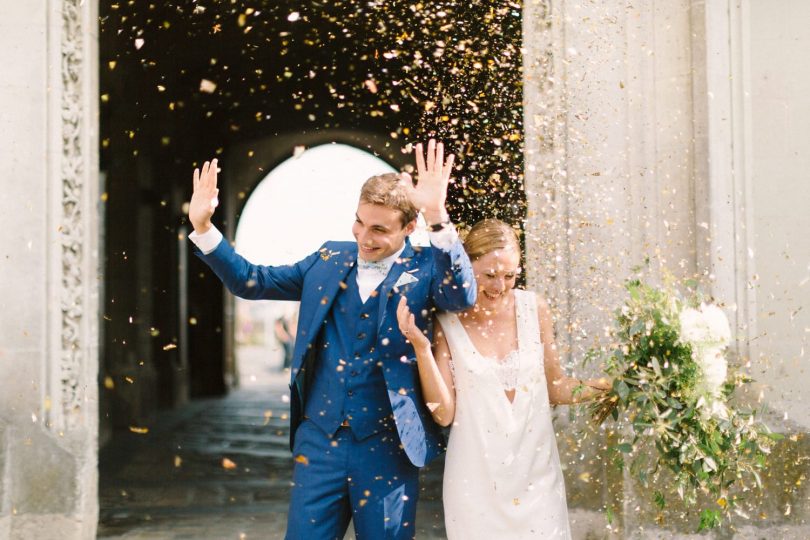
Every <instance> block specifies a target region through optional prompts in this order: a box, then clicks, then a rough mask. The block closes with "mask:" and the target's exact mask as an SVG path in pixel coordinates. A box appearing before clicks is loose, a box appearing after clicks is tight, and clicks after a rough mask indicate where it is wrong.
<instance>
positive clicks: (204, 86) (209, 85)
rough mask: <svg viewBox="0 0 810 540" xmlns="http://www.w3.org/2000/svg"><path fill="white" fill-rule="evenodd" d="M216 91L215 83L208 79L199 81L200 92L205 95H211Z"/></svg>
mask: <svg viewBox="0 0 810 540" xmlns="http://www.w3.org/2000/svg"><path fill="white" fill-rule="evenodd" d="M216 89H217V85H216V83H215V82H213V81H210V80H208V79H202V80H201V81H200V92H205V93H207V94H213V93H214V92H215V91H216Z"/></svg>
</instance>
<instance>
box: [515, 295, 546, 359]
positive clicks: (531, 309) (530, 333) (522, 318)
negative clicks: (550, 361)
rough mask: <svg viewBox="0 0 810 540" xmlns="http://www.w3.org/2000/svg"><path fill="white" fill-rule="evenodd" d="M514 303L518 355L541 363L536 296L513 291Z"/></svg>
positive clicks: (541, 354)
mask: <svg viewBox="0 0 810 540" xmlns="http://www.w3.org/2000/svg"><path fill="white" fill-rule="evenodd" d="M515 303H516V304H517V305H516V309H515V311H516V313H517V325H518V344H519V346H520V353H521V354H528V355H531V356H532V357H537V359H538V360H540V361H541V362H542V360H543V344H542V340H541V336H540V323H539V321H538V319H537V295H536V294H535V293H534V292H533V291H526V290H523V289H515Z"/></svg>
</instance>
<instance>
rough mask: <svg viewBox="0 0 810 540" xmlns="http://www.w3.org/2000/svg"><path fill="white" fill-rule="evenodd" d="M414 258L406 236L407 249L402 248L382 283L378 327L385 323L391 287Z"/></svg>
mask: <svg viewBox="0 0 810 540" xmlns="http://www.w3.org/2000/svg"><path fill="white" fill-rule="evenodd" d="M412 259H413V248H412V247H411V242H410V241H409V240H408V239H407V238H406V239H405V249H403V250H402V253H400V255H399V258H398V259H397V261H396V262H395V263H394V265H393V266H392V267H391V270H389V271H388V275H387V276H385V279H384V280H383V282H382V284H381V285H380V306H379V312H378V314H377V325H378V327H379V326H380V325H382V323H383V317H384V316H385V308H386V306H387V305H388V300H389V299H390V298H389V295H390V293H391V289H393V288H394V284H395V283H396V282H397V280H398V279H399V276H401V275H402V272H404V271H405V270H407V269H408V268H409V267H410V263H411V260H412Z"/></svg>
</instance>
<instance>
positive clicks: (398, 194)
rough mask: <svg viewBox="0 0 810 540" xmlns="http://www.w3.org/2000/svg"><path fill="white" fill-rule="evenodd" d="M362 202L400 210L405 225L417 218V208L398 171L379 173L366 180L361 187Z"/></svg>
mask: <svg viewBox="0 0 810 540" xmlns="http://www.w3.org/2000/svg"><path fill="white" fill-rule="evenodd" d="M360 202H361V203H368V204H378V205H380V206H385V207H386V208H391V209H393V210H399V211H400V212H401V213H402V226H403V227H404V226H405V225H407V224H408V223H410V222H411V221H413V220H414V219H416V214H417V209H416V207H415V206H414V205H413V203H412V202H411V200H410V198H408V192H407V191H405V185H404V184H403V183H402V182H401V181H400V179H399V174H397V173H386V174H378V175H376V176H372V177H371V178H369V179H368V180H366V182H365V183H364V184H363V187H362V188H361V189H360Z"/></svg>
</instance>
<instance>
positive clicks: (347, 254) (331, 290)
mask: <svg viewBox="0 0 810 540" xmlns="http://www.w3.org/2000/svg"><path fill="white" fill-rule="evenodd" d="M321 257H322V258H324V261H325V263H326V264H324V265H323V270H322V276H323V279H322V280H321V287H322V289H321V290H320V291H319V293H320V294H319V298H316V300H317V302H318V306H317V307H316V308H315V313H314V315H313V317H312V320H311V322H310V323H309V328H308V330H307V339H308V340H310V341H311V340H313V339H315V337H316V336H317V335H318V331H319V330H320V327H321V326H322V325H323V321H324V320H325V319H326V314H327V313H328V312H329V309H330V308H331V307H332V303H333V302H334V301H335V298H336V297H337V295H338V292H339V289H340V284H341V283H343V282H344V281H345V279H346V275H347V274H348V273H349V271H350V270H351V269H352V267H353V266H354V265H355V262H356V261H357V247H356V246H353V247H351V248H349V249H346V250H345V251H341V252H340V253H336V254H332V255H331V256H328V255H326V254H322V255H321ZM325 257H328V258H325Z"/></svg>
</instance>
